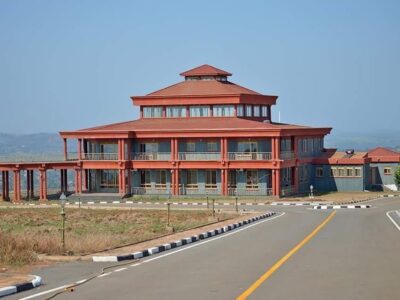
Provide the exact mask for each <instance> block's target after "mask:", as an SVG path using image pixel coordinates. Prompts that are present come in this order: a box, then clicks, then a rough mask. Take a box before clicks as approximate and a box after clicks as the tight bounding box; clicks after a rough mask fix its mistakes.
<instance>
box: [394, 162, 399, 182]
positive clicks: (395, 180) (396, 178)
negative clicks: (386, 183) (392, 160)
mask: <svg viewBox="0 0 400 300" xmlns="http://www.w3.org/2000/svg"><path fill="white" fill-rule="evenodd" d="M394 182H395V183H396V184H397V186H398V187H400V166H398V167H397V169H396V172H395V173H394Z"/></svg>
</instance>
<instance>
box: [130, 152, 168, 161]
mask: <svg viewBox="0 0 400 300" xmlns="http://www.w3.org/2000/svg"><path fill="white" fill-rule="evenodd" d="M131 159H132V160H171V153H170V152H136V153H132V154H131Z"/></svg>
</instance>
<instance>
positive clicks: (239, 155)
mask: <svg viewBox="0 0 400 300" xmlns="http://www.w3.org/2000/svg"><path fill="white" fill-rule="evenodd" d="M228 159H229V160H271V159H272V153H271V152H228Z"/></svg>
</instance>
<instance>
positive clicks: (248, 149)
mask: <svg viewBox="0 0 400 300" xmlns="http://www.w3.org/2000/svg"><path fill="white" fill-rule="evenodd" d="M238 152H244V153H254V152H257V142H239V143H238Z"/></svg>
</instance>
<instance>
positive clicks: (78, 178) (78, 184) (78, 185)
mask: <svg viewBox="0 0 400 300" xmlns="http://www.w3.org/2000/svg"><path fill="white" fill-rule="evenodd" d="M81 193H82V170H81V169H75V194H81Z"/></svg>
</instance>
